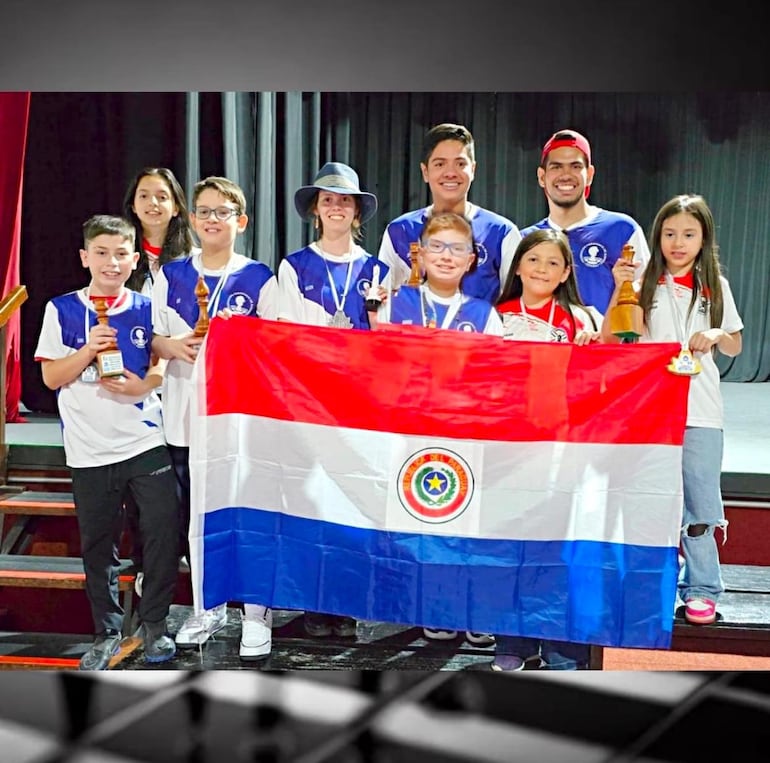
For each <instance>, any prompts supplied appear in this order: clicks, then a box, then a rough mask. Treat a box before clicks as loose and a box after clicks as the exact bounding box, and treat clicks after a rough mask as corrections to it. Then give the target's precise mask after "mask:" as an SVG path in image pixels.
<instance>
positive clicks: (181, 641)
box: [175, 603, 227, 648]
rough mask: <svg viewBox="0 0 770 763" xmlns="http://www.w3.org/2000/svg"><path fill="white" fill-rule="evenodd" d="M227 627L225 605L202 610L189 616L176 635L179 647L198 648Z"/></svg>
mask: <svg viewBox="0 0 770 763" xmlns="http://www.w3.org/2000/svg"><path fill="white" fill-rule="evenodd" d="M225 625H227V604H226V603H225V604H220V605H219V606H218V607H214V608H213V609H204V610H203V611H202V612H201V613H200V614H198V615H196V614H192V615H190V616H189V617H188V618H187V619H186V620H185V621H184V623H183V624H182V627H181V628H180V629H179V630H178V631H177V634H176V639H175V640H176V645H177V646H179V647H182V648H184V647H191V646H199V645H200V644H204V643H205V642H206V641H208V638H209V636H213V635H214V634H215V633H216V632H217V631H221V630H222V628H224V627H225Z"/></svg>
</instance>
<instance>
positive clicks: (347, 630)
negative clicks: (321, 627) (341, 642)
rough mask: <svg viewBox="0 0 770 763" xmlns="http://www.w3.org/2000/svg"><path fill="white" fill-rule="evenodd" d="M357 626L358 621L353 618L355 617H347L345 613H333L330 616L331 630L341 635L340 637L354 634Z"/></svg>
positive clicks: (336, 634)
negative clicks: (331, 616)
mask: <svg viewBox="0 0 770 763" xmlns="http://www.w3.org/2000/svg"><path fill="white" fill-rule="evenodd" d="M357 627H358V621H357V620H356V619H355V617H347V616H346V615H334V617H333V618H332V631H333V632H334V635H335V636H341V637H342V638H348V637H349V636H355V635H356V628H357Z"/></svg>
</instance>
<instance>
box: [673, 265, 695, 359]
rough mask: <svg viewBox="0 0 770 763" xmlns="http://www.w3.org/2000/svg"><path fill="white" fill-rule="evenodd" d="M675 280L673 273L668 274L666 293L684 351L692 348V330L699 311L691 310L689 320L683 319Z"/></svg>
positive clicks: (677, 334) (677, 336)
mask: <svg viewBox="0 0 770 763" xmlns="http://www.w3.org/2000/svg"><path fill="white" fill-rule="evenodd" d="M674 288H675V286H674V279H673V277H672V276H671V273H666V291H667V292H668V298H669V300H670V302H671V307H672V309H673V311H674V315H675V316H676V321H675V324H674V328H675V329H676V338H677V339H678V340H679V344H681V345H682V349H683V350H687V349H688V348H689V346H690V337H691V336H692V329H693V327H694V325H695V318H696V315H697V310H690V312H689V313H688V314H687V318H686V319H685V318H683V317H682V313H681V312H680V311H679V305H678V304H677V301H676V296H675V295H674Z"/></svg>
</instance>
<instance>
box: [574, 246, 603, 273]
mask: <svg viewBox="0 0 770 763" xmlns="http://www.w3.org/2000/svg"><path fill="white" fill-rule="evenodd" d="M578 258H579V259H580V261H581V262H582V263H583V264H584V265H585V266H586V267H589V268H598V267H599V265H603V264H604V263H605V262H606V261H607V250H606V249H605V248H604V246H603V245H602V244H600V243H598V242H593V243H590V244H586V245H585V246H584V247H583V248H582V249H581V250H580V254H579V255H578Z"/></svg>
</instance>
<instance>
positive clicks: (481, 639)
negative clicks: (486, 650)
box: [465, 631, 495, 646]
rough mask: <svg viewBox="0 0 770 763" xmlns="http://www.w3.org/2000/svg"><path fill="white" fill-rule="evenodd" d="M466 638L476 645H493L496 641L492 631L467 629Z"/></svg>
mask: <svg viewBox="0 0 770 763" xmlns="http://www.w3.org/2000/svg"><path fill="white" fill-rule="evenodd" d="M465 640H466V641H467V642H468V643H469V644H475V645H476V646H492V644H494V643H495V637H494V636H493V635H492V634H491V633H474V632H473V631H465Z"/></svg>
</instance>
